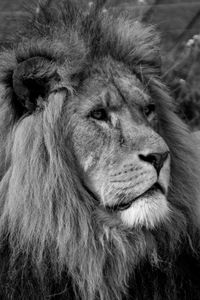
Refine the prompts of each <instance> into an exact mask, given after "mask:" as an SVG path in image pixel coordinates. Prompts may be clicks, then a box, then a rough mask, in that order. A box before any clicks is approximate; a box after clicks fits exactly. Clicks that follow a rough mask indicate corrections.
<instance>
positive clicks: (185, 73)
mask: <svg viewBox="0 0 200 300" xmlns="http://www.w3.org/2000/svg"><path fill="white" fill-rule="evenodd" d="M163 73H164V79H165V80H166V81H167V83H168V85H169V87H170V89H171V92H172V96H173V97H174V99H175V104H176V110H177V113H178V114H179V115H180V116H181V118H182V119H184V120H185V121H186V122H187V123H188V125H189V126H190V127H191V128H192V129H200V34H199V35H195V36H194V37H193V38H192V39H190V40H189V41H188V42H187V43H186V44H185V45H184V46H183V45H182V47H179V48H178V49H177V50H176V51H174V52H173V53H172V54H171V55H168V56H167V55H166V56H164V70H163Z"/></svg>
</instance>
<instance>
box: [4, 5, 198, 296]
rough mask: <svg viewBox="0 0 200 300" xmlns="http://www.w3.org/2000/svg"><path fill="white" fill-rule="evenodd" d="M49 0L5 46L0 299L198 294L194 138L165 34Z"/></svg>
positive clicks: (123, 16)
mask: <svg viewBox="0 0 200 300" xmlns="http://www.w3.org/2000/svg"><path fill="white" fill-rule="evenodd" d="M103 7H104V1H97V3H96V5H94V6H92V8H91V10H90V11H89V12H87V13H85V12H82V11H81V10H80V8H78V7H77V6H76V4H75V3H72V2H70V1H57V2H56V1H51V3H48V5H47V2H45V1H44V2H41V3H40V7H39V9H37V13H36V14H32V15H31V17H30V16H28V17H27V21H26V23H25V25H23V26H22V29H21V30H20V31H19V35H17V36H16V42H15V43H14V44H13V45H12V47H11V48H8V49H4V50H3V51H2V53H1V56H0V95H1V96H0V101H1V104H0V145H1V146H0V149H1V151H0V237H1V239H0V241H1V243H0V266H1V268H0V298H1V299H24V300H25V299H26V300H27V299H33V300H35V299H70V300H73V299H74V300H77V299H80V300H97V299H99V300H122V299H126V300H131V299H132V300H150V299H156V300H161V299H162V300H163V299H164V300H165V299H168V300H169V299H170V300H180V299H181V300H184V299H185V300H189V299H190V300H195V299H200V279H199V278H200V202H199V201H200V199H199V198H200V197H199V195H200V162H199V154H198V146H197V142H196V139H195V138H194V136H193V135H192V134H191V133H190V131H189V129H188V128H187V126H186V125H185V124H184V123H183V122H182V121H181V120H180V119H179V117H178V116H177V115H176V114H175V110H174V105H173V99H172V98H171V96H170V91H169V90H168V88H167V86H166V85H165V83H164V82H162V73H161V64H160V54H159V43H160V41H159V37H158V34H157V32H156V30H155V28H154V27H153V26H147V25H143V24H141V23H140V22H138V21H137V20H135V19H134V20H133V19H132V18H131V17H130V16H128V15H127V14H126V13H124V12H123V13H119V14H118V13H117V14H116V13H115V12H111V11H109V10H108V11H106V10H103V9H102V8H103Z"/></svg>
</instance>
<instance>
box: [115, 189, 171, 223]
mask: <svg viewBox="0 0 200 300" xmlns="http://www.w3.org/2000/svg"><path fill="white" fill-rule="evenodd" d="M169 211H170V210H169V205H168V202H167V199H166V196H165V195H163V194H162V193H160V192H158V191H156V192H154V194H153V195H144V196H141V197H140V198H138V199H137V200H136V201H134V202H133V203H132V205H131V206H130V207H129V208H127V209H125V210H123V211H120V212H119V214H120V218H121V220H122V222H123V224H124V225H126V226H128V227H141V226H145V227H146V228H149V229H152V228H154V227H155V226H157V225H158V224H159V223H160V222H164V221H165V220H166V219H167V218H168V216H169Z"/></svg>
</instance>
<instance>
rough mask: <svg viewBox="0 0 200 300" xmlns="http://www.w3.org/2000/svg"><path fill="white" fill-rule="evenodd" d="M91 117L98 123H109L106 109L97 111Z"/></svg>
mask: <svg viewBox="0 0 200 300" xmlns="http://www.w3.org/2000/svg"><path fill="white" fill-rule="evenodd" d="M90 117H92V118H93V119H95V120H98V121H105V122H106V121H108V113H107V111H106V110H105V109H104V108H99V109H95V110H93V111H92V112H91V113H90Z"/></svg>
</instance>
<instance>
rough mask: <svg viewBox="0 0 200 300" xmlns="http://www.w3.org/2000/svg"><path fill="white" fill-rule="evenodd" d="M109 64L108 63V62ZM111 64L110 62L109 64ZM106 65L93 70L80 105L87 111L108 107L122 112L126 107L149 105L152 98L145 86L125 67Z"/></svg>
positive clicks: (86, 81) (83, 90)
mask: <svg viewBox="0 0 200 300" xmlns="http://www.w3.org/2000/svg"><path fill="white" fill-rule="evenodd" d="M106 62H107V61H106ZM107 64H109V62H107ZM109 66H110V67H109V68H108V66H107V65H106V66H105V63H102V64H100V63H99V65H98V66H96V65H95V67H94V68H93V67H92V68H91V71H90V72H89V76H88V78H87V79H86V80H85V82H84V88H83V89H82V95H81V97H79V99H80V101H79V105H83V106H84V107H85V108H86V109H87V108H88V109H89V108H90V107H91V106H92V107H94V106H95V105H96V106H98V105H99V106H100V105H103V106H107V107H109V108H110V109H111V108H113V110H114V109H115V108H118V110H120V109H121V108H122V107H123V106H124V105H127V104H128V105H134V104H135V105H141V104H142V105H145V104H148V102H149V99H150V96H149V94H148V90H147V89H146V88H145V85H144V84H143V83H142V82H141V81H140V80H139V79H138V78H137V76H136V75H135V74H133V73H131V72H130V71H129V70H128V68H127V67H126V66H125V65H122V64H120V65H119V64H118V63H116V65H114V62H113V61H112V64H109Z"/></svg>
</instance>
